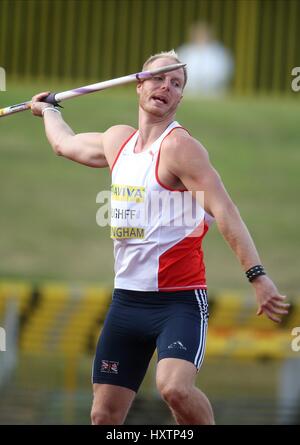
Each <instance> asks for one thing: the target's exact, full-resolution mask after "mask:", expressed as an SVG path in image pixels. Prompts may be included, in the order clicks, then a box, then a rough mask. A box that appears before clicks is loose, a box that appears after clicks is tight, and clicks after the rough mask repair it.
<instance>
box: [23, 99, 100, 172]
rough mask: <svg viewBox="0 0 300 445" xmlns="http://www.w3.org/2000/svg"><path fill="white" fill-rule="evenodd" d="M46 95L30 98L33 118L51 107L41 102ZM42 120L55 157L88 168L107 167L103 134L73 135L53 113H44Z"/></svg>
mask: <svg viewBox="0 0 300 445" xmlns="http://www.w3.org/2000/svg"><path fill="white" fill-rule="evenodd" d="M48 94H49V92H45V93H40V94H37V95H36V96H34V97H33V98H32V107H31V109H32V113H33V114H34V115H35V116H42V112H43V110H44V109H45V108H48V107H52V105H49V104H47V103H45V102H41V99H42V98H43V97H45V96H47V95H48ZM43 118H44V124H45V131H46V136H47V139H48V141H49V143H50V145H51V146H52V148H53V151H54V152H55V153H56V154H57V155H59V156H64V157H65V158H67V159H71V160H72V161H75V162H79V163H80V164H84V165H87V166H89V167H98V168H99V167H107V166H108V163H107V160H106V157H105V154H104V147H103V139H104V133H82V134H75V133H74V132H73V130H72V129H71V128H70V127H69V126H68V125H67V124H66V122H65V121H64V120H63V118H62V116H61V114H60V113H56V112H54V111H48V110H47V111H45V113H44V116H43Z"/></svg>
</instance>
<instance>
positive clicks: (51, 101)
mask: <svg viewBox="0 0 300 445" xmlns="http://www.w3.org/2000/svg"><path fill="white" fill-rule="evenodd" d="M55 95H56V93H50V94H48V96H46V97H44V98H43V99H42V100H41V102H46V103H47V104H51V105H54V106H55V107H58V106H59V105H58V102H57V100H56V99H55Z"/></svg>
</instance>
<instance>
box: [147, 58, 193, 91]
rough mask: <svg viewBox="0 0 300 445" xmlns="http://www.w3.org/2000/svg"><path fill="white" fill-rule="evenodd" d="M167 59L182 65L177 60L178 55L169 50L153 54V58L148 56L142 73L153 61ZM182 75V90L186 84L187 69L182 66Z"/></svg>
mask: <svg viewBox="0 0 300 445" xmlns="http://www.w3.org/2000/svg"><path fill="white" fill-rule="evenodd" d="M165 57H168V58H169V59H174V60H176V62H177V63H182V62H181V61H180V60H179V58H178V54H177V53H176V51H174V49H171V51H162V52H160V53H157V54H154V55H153V56H150V57H149V58H148V59H147V60H146V62H145V63H144V65H143V71H144V70H146V68H147V67H148V66H149V65H150V64H151V63H152V62H154V60H157V59H162V58H165ZM182 69H183V74H184V83H183V87H182V89H183V88H184V87H185V85H186V82H187V69H186V67H185V66H184V67H183V68H182Z"/></svg>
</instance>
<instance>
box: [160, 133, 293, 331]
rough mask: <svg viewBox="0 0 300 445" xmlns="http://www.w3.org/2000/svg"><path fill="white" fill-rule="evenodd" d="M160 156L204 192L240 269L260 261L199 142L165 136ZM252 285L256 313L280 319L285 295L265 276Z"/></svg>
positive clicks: (186, 182) (194, 188)
mask: <svg viewBox="0 0 300 445" xmlns="http://www.w3.org/2000/svg"><path fill="white" fill-rule="evenodd" d="M177 133H178V132H177ZM168 139H169V140H168ZM162 155H163V156H162V159H163V160H164V165H165V166H166V168H167V170H168V171H169V173H170V174H172V175H175V176H176V177H178V178H179V179H180V180H181V182H182V183H183V184H184V186H185V187H186V188H187V190H189V191H191V192H193V193H194V194H195V193H196V192H197V191H201V192H204V208H205V210H206V211H207V212H208V213H209V214H211V215H213V216H214V218H215V220H216V224H217V226H218V229H219V231H220V232H221V234H222V235H223V237H224V238H225V240H226V241H227V242H228V244H229V245H230V247H231V248H232V250H233V251H234V253H235V255H236V256H237V258H238V260H239V261H240V263H241V265H242V268H243V270H244V271H247V270H248V269H250V268H251V267H253V266H255V265H257V264H261V260H260V257H259V254H258V252H257V249H256V247H255V244H254V242H253V239H252V237H251V235H250V233H249V231H248V229H247V227H246V225H245V223H244V221H243V220H242V218H241V216H240V213H239V210H238V208H237V206H236V205H235V204H234V203H233V201H232V199H231V198H230V196H229V194H228V192H227V191H226V189H225V187H224V184H223V182H222V180H221V178H220V175H219V174H218V172H217V171H216V170H215V168H214V167H213V166H212V164H211V163H210V160H209V156H208V153H207V150H206V149H205V148H204V147H203V146H202V145H201V144H200V143H199V142H198V141H196V140H195V139H193V138H192V137H190V136H189V135H185V134H182V132H180V134H177V135H174V136H173V137H172V138H171V137H170V138H167V139H166V141H165V143H164V146H163V149H162ZM251 284H252V285H253V287H254V291H255V294H256V299H257V303H258V310H257V315H260V314H262V313H265V314H266V315H267V316H268V317H269V318H270V319H271V320H273V321H275V322H279V321H280V315H283V314H287V312H288V311H287V308H288V306H289V305H288V304H285V303H283V300H284V298H285V296H282V295H280V294H279V292H278V290H277V288H276V286H275V284H274V283H273V281H272V280H271V279H270V278H269V277H268V276H267V275H262V276H259V277H257V278H256V279H255V280H254V281H253V282H252V283H251Z"/></svg>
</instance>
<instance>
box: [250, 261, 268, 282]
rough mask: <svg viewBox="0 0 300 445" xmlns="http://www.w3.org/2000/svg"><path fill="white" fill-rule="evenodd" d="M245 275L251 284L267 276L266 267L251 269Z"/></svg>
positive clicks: (259, 265)
mask: <svg viewBox="0 0 300 445" xmlns="http://www.w3.org/2000/svg"><path fill="white" fill-rule="evenodd" d="M245 273H246V277H247V278H248V280H249V281H250V283H251V282H252V281H254V280H255V279H256V278H257V277H260V276H261V275H266V272H265V269H264V266H262V265H261V264H258V265H257V266H253V267H251V268H250V269H248V270H247V271H246V272H245Z"/></svg>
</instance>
